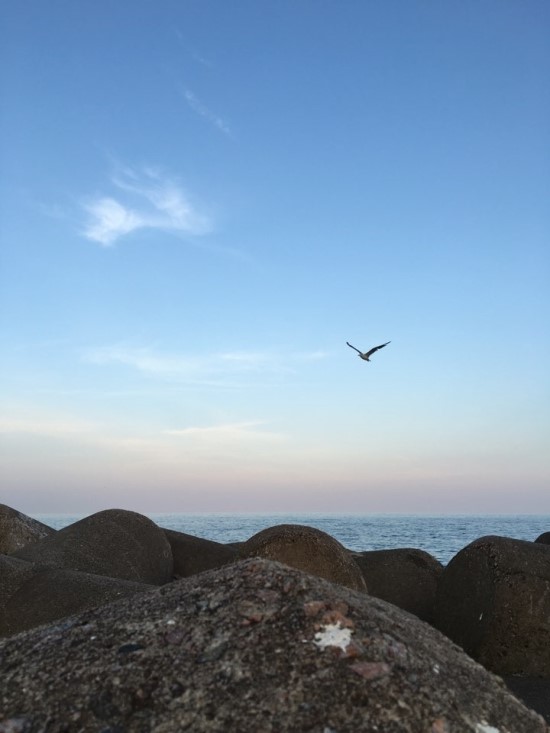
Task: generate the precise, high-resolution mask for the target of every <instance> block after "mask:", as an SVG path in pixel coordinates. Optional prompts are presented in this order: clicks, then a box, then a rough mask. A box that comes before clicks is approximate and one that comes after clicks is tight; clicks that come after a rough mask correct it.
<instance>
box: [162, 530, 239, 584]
mask: <svg viewBox="0 0 550 733" xmlns="http://www.w3.org/2000/svg"><path fill="white" fill-rule="evenodd" d="M164 533H165V534H166V537H167V539H168V542H169V543H170V547H171V548H172V556H173V558H174V576H175V577H176V578H188V577H189V576H190V575H196V574H197V573H202V572H204V571H205V570H213V569H214V568H220V567H222V565H226V564H227V563H229V562H233V561H234V560H235V559H236V557H237V550H236V548H234V547H231V546H229V545H224V544H222V543H220V542H213V541H212V540H204V539H202V538H200V537H194V536H193V535H190V534H185V532H175V531H174V530H172V529H165V530H164Z"/></svg>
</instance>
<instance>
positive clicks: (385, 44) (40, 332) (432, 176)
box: [0, 0, 550, 513]
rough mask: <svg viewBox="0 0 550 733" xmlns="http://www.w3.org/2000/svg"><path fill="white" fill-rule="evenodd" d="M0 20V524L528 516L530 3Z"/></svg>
mask: <svg viewBox="0 0 550 733" xmlns="http://www.w3.org/2000/svg"><path fill="white" fill-rule="evenodd" d="M1 14H2V19H1V20H2V22H1V24H0V25H1V28H2V30H1V31H0V33H1V46H2V49H3V50H2V52H1V53H2V58H1V59H0V60H1V62H2V63H1V66H2V72H1V84H2V97H3V99H4V103H3V111H2V113H1V120H0V121H1V127H2V134H1V158H2V173H1V177H0V194H1V195H0V202H1V204H0V205H1V212H0V213H1V223H0V234H1V239H2V243H1V244H2V250H1V260H0V266H1V275H0V278H1V280H0V285H1V289H0V306H1V316H0V317H1V333H0V347H1V354H0V355H1V362H2V363H1V366H0V379H1V390H2V396H1V403H2V416H3V417H2V418H1V421H0V445H1V466H2V475H3V479H2V488H1V492H0V501H2V502H3V503H7V504H9V505H11V506H14V507H16V508H18V509H20V510H22V511H26V512H29V513H31V512H54V513H55V512H63V511H66V512H89V511H95V510H98V509H104V508H108V507H114V506H117V507H122V508H127V509H134V510H136V511H145V512H163V511H180V512H185V511H239V512H241V511H270V512H271V511H281V512H288V511H291V512H292V511H295V512H299V511H304V512H329V511H332V512H361V513H363V512H365V513H368V512H392V511H395V512H449V513H453V512H532V513H545V512H546V513H548V512H550V490H549V489H550V485H549V484H550V482H549V474H550V470H549V463H550V461H549V458H548V439H549V437H550V436H549V433H550V431H549V415H550V410H549V407H550V404H549V403H550V400H549V393H550V378H549V376H548V374H549V369H548V363H549V362H550V339H549V329H548V322H549V315H550V313H549V311H550V307H549V306H550V296H549V295H548V290H549V289H548V284H549V277H548V276H549V249H548V241H549V234H550V217H549V213H548V212H549V207H548V193H549V170H550V168H549V162H550V161H549V157H550V156H549V138H550V135H549V127H548V121H549V119H550V115H549V113H550V99H549V97H550V95H549V88H548V83H547V82H548V78H550V47H549V45H548V30H549V27H550V7H549V5H548V3H547V2H545V1H542V0H541V1H540V2H538V1H535V0H526V1H525V2H522V3H517V2H508V1H507V0H498V2H497V0H489V1H488V2H484V3H479V2H469V1H467V0H466V1H465V2H446V3H439V2H429V1H427V2H416V1H415V2H406V1H405V0H399V1H397V0H385V1H384V2H362V1H361V2H360V1H359V0H349V1H347V2H335V1H334V2H333V1H329V0H316V1H315V2H312V1H308V0H300V1H298V2H294V1H292V2H290V0H288V1H287V0H277V1H276V2H275V1H271V0H254V1H252V0H236V1H235V2H231V3H229V2H223V1H222V0H216V1H211V0H200V2H199V1H197V2H194V1H191V0H173V1H172V0H154V1H153V0H132V2H123V1H121V2H116V3H114V2H107V1H106V0H93V1H91V0H77V1H76V2H75V0H51V1H50V2H48V3H44V2H40V1H39V0H7V1H6V2H4V3H3V4H2V9H1ZM346 341H350V342H351V343H352V344H354V345H355V346H357V347H359V348H361V349H368V348H370V347H371V346H374V345H377V344H380V343H383V342H386V341H391V343H390V344H389V345H388V346H387V347H386V348H385V349H383V350H381V351H379V352H378V353H377V354H375V356H374V357H373V358H372V362H371V363H366V362H363V361H361V360H360V359H359V358H358V356H357V354H356V353H355V352H354V351H352V350H351V349H349V348H348V347H347V346H346Z"/></svg>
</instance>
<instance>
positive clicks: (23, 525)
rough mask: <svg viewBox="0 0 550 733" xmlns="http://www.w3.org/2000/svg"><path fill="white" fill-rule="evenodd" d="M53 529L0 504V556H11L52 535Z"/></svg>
mask: <svg viewBox="0 0 550 733" xmlns="http://www.w3.org/2000/svg"><path fill="white" fill-rule="evenodd" d="M55 533H56V532H55V529H52V528H51V527H48V526H47V525H46V524H42V522H39V521H38V520H37V519H32V517H27V515H26V514H22V513H21V512H18V511H17V510H16V509H12V508H11V507H9V506H6V504H0V554H1V555H11V554H12V553H13V552H17V550H20V549H21V548H23V547H25V545H28V544H29V543H32V542H38V541H39V540H42V539H44V538H45V537H51V536H52V535H54V534H55Z"/></svg>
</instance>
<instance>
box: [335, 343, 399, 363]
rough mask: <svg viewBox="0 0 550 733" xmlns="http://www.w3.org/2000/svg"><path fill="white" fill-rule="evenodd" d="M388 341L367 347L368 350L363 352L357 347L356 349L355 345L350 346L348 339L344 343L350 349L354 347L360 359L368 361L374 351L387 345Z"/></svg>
mask: <svg viewBox="0 0 550 733" xmlns="http://www.w3.org/2000/svg"><path fill="white" fill-rule="evenodd" d="M390 343H391V341H386V343H385V344H380V346H373V348H372V349H369V350H368V351H365V352H363V351H359V349H356V348H355V346H352V345H351V344H350V342H349V341H346V344H347V345H348V346H349V347H350V349H355V351H356V352H357V353H358V354H359V356H360V357H361V359H364V360H365V361H370V358H369V357H371V356H372V355H373V354H374V352H375V351H378V349H383V348H384V346H387V345H388V344H390Z"/></svg>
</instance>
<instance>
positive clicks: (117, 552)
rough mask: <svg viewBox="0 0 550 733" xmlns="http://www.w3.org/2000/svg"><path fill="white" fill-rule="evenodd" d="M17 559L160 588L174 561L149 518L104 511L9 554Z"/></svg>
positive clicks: (128, 513)
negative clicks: (12, 554)
mask: <svg viewBox="0 0 550 733" xmlns="http://www.w3.org/2000/svg"><path fill="white" fill-rule="evenodd" d="M14 556H15V557H19V558H21V559H22V560H29V561H31V562H35V563H39V564H42V565H49V566H54V567H62V568H67V569H70V570H80V571H81V572H84V573H92V574H93V575H106V576H108V577H111V578H121V579H123V580H132V581H134V582H137V583H150V584H152V585H162V584H163V583H167V582H168V581H170V580H171V579H172V572H173V558H172V550H171V549H170V543H169V542H168V540H167V538H166V535H165V534H164V531H163V530H162V529H161V528H160V527H157V525H156V524H155V523H154V522H152V521H151V520H150V519H149V518H148V517H145V516H143V515H142V514H137V513H136V512H130V511H126V510H124V509H106V510H105V511H102V512H97V513H96V514H92V515H91V516H89V517H86V518H85V519H81V520H80V521H79V522H75V523H74V524H71V525H69V526H68V527H64V528H63V529H60V530H59V532H57V533H56V534H55V535H53V536H52V537H47V538H46V539H44V540H41V541H40V542H38V543H35V544H33V545H28V546H27V547H24V548H23V549H22V550H19V551H18V552H16V553H14Z"/></svg>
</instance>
